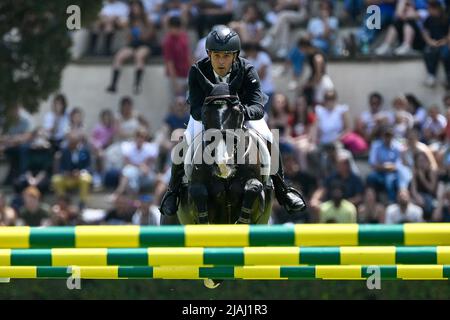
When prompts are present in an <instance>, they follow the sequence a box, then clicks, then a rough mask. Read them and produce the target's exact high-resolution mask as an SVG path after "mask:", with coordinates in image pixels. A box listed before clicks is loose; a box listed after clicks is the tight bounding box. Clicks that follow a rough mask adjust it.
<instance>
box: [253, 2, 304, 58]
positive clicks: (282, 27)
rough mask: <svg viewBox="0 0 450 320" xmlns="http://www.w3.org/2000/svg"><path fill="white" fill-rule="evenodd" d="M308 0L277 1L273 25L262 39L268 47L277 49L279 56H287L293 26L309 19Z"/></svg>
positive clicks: (273, 14)
mask: <svg viewBox="0 0 450 320" xmlns="http://www.w3.org/2000/svg"><path fill="white" fill-rule="evenodd" d="M306 3H307V2H306V1H304V0H294V1H282V0H280V1H277V3H276V5H275V7H274V12H272V13H271V15H272V16H273V18H270V17H269V20H271V21H272V22H273V26H272V27H271V28H270V30H269V31H268V32H267V35H266V36H265V37H264V39H263V40H262V41H261V45H262V46H263V47H264V48H266V49H275V50H276V52H275V55H276V56H277V57H278V58H286V56H287V54H288V51H289V48H290V43H291V41H292V32H291V30H292V29H293V27H295V26H298V25H300V24H301V23H302V22H304V21H305V20H306V19H307V12H306Z"/></svg>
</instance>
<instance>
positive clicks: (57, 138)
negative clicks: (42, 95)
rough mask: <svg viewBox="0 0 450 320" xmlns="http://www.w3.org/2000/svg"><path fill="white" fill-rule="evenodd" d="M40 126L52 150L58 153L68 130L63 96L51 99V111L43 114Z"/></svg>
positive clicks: (59, 95) (67, 118) (65, 103)
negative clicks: (47, 137)
mask: <svg viewBox="0 0 450 320" xmlns="http://www.w3.org/2000/svg"><path fill="white" fill-rule="evenodd" d="M42 126H43V128H44V129H45V130H46V131H47V134H48V136H49V140H50V143H51V145H52V148H53V150H54V151H58V150H59V148H60V144H61V142H62V141H63V140H64V137H65V135H66V133H67V130H69V116H68V115H67V99H66V96H65V95H63V94H58V95H56V96H55V97H54V98H53V104H52V110H51V111H49V112H47V113H46V114H45V116H44V122H43V124H42Z"/></svg>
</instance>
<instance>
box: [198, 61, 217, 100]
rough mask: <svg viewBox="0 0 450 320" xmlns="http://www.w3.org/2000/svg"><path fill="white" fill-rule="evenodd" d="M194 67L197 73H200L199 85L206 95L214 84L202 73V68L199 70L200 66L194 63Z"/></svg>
mask: <svg viewBox="0 0 450 320" xmlns="http://www.w3.org/2000/svg"><path fill="white" fill-rule="evenodd" d="M195 69H197V72H198V74H199V75H200V79H199V80H200V86H201V87H202V89H203V91H205V92H206V94H207V95H209V94H210V93H211V91H212V89H213V88H214V84H213V83H212V82H211V81H209V79H208V78H207V77H206V76H205V75H204V74H203V72H202V70H200V67H199V66H198V65H197V64H196V65H195Z"/></svg>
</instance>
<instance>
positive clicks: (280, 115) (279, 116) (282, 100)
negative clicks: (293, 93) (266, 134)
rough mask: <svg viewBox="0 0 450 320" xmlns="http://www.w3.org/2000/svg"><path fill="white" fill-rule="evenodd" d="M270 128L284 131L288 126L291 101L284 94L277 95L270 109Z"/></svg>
mask: <svg viewBox="0 0 450 320" xmlns="http://www.w3.org/2000/svg"><path fill="white" fill-rule="evenodd" d="M270 113H271V116H270V118H269V121H268V122H269V127H270V128H273V129H279V130H284V129H285V128H286V126H287V124H288V120H289V114H290V107H289V99H288V97H287V96H286V95H284V94H282V93H275V94H274V96H273V99H272V106H271V108H270Z"/></svg>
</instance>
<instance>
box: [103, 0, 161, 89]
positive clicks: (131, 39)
mask: <svg viewBox="0 0 450 320" xmlns="http://www.w3.org/2000/svg"><path fill="white" fill-rule="evenodd" d="M155 40H156V33H155V29H154V27H153V25H152V24H151V23H150V22H149V21H148V19H147V16H146V14H145V10H144V5H143V4H142V2H141V1H136V0H133V1H131V3H130V16H129V28H128V44H127V45H126V46H125V47H124V48H121V49H120V50H119V51H118V52H117V53H116V55H115V56H114V61H113V73H112V78H111V83H110V85H109V86H108V87H107V88H106V91H108V92H111V93H115V92H116V91H117V81H118V80H119V76H120V69H121V67H122V65H123V64H124V63H125V61H126V60H128V59H129V58H130V57H132V56H134V61H135V64H136V70H135V72H134V83H133V90H134V94H140V93H141V91H142V86H141V80H142V75H143V73H144V69H145V62H146V59H147V57H148V56H149V55H150V54H151V53H152V52H157V51H159V49H158V48H157V45H156V44H155Z"/></svg>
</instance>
